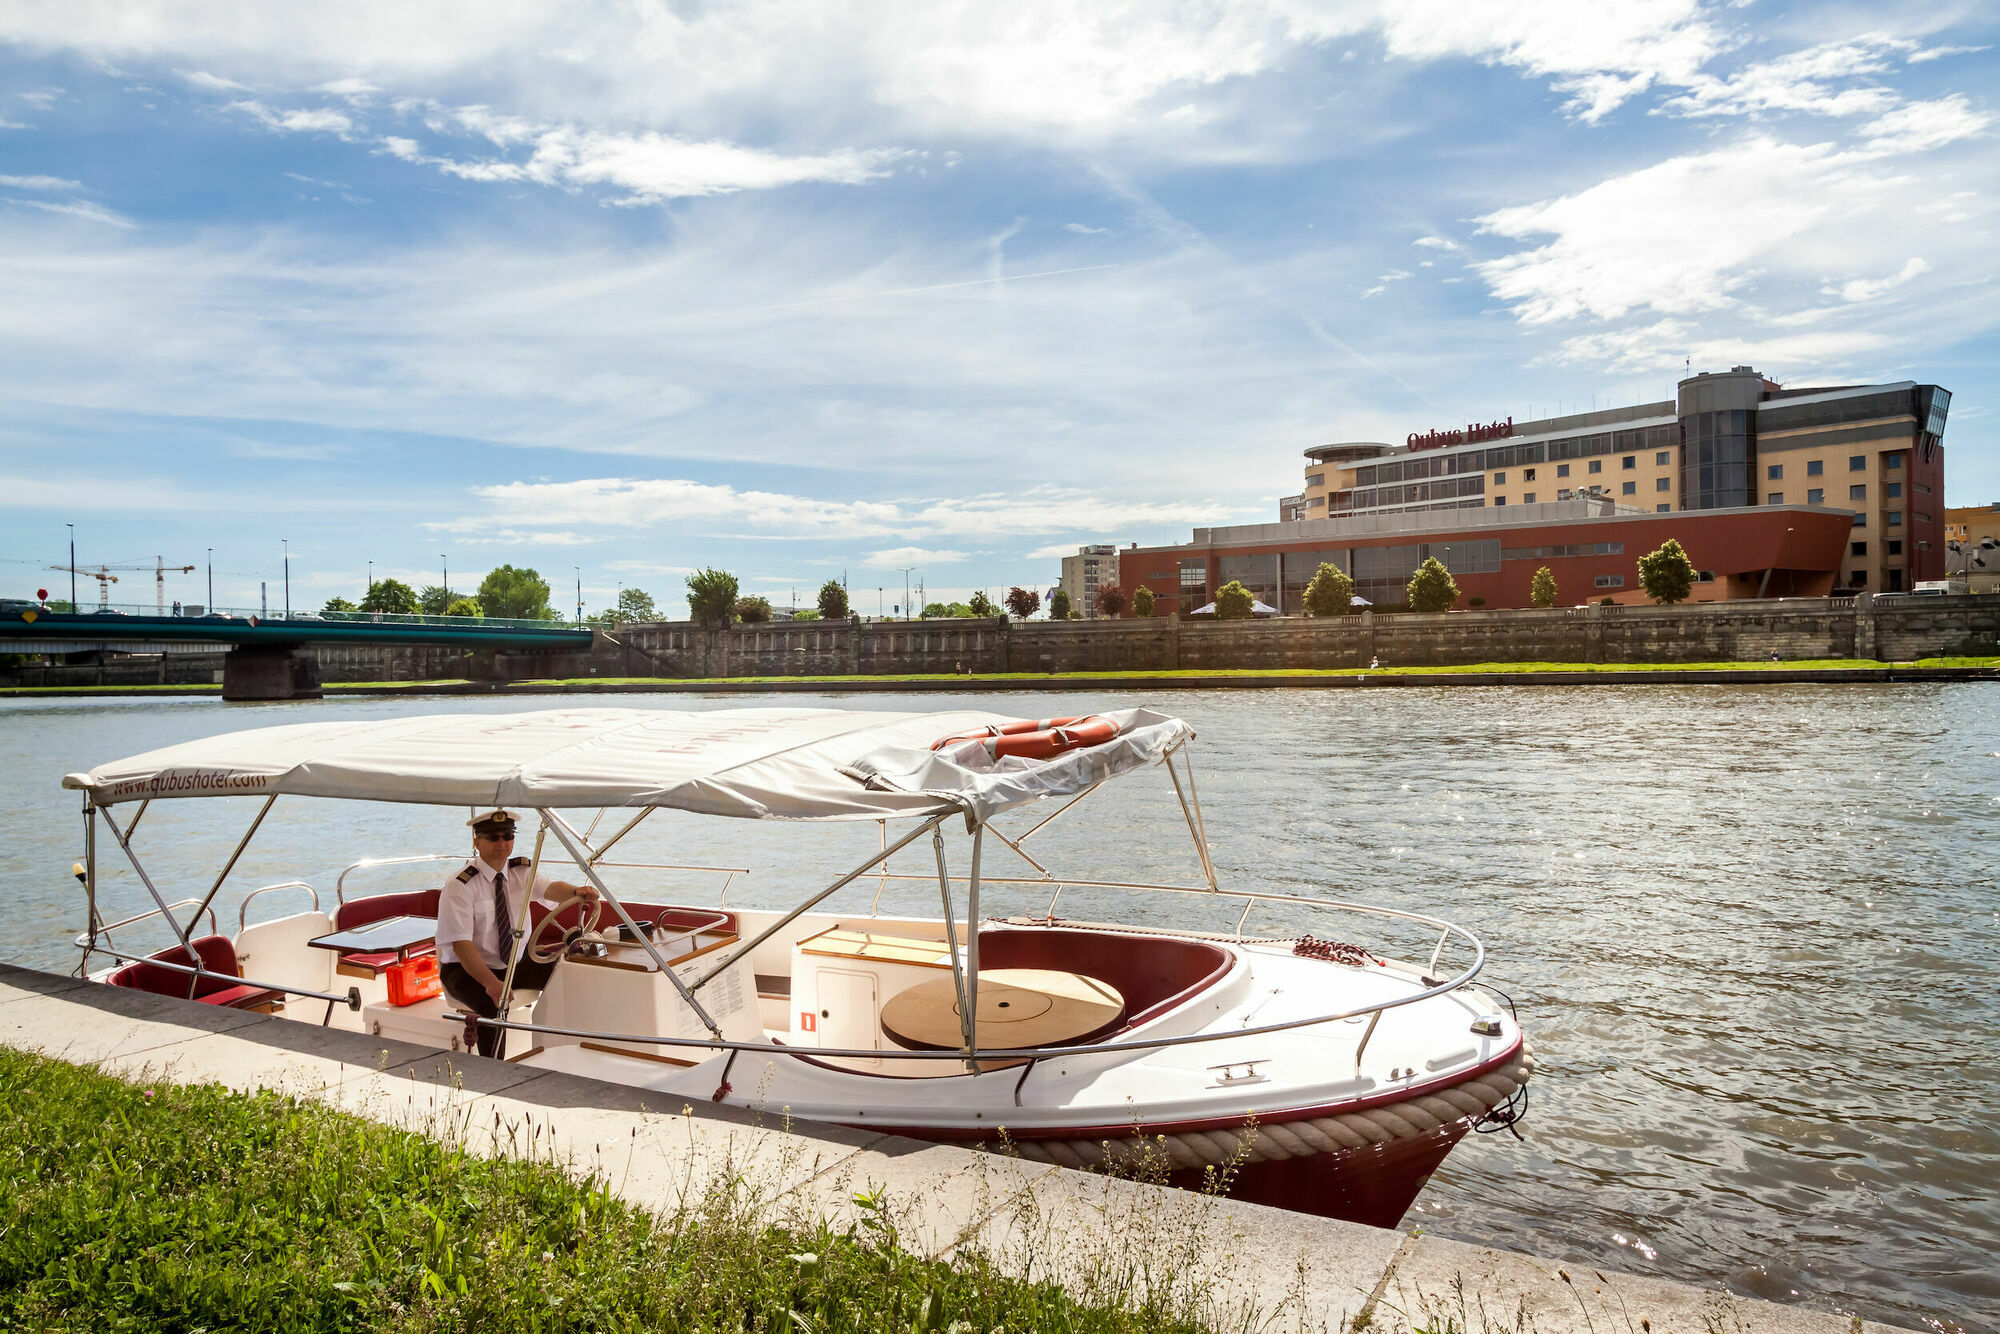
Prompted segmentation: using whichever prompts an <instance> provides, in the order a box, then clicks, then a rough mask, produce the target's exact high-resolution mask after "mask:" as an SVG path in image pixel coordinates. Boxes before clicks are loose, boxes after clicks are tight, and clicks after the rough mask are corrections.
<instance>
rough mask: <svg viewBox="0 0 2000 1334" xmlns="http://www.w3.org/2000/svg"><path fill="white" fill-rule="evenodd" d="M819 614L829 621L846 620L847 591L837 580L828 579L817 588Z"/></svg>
mask: <svg viewBox="0 0 2000 1334" xmlns="http://www.w3.org/2000/svg"><path fill="white" fill-rule="evenodd" d="M819 614H820V616H821V617H822V618H823V619H825V620H829V621H844V620H846V619H847V590H846V589H844V588H842V587H841V586H840V581H839V580H838V579H829V580H827V581H826V582H825V583H823V584H821V585H820V586H819Z"/></svg>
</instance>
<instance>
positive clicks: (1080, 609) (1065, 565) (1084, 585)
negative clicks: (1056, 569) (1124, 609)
mask: <svg viewBox="0 0 2000 1334" xmlns="http://www.w3.org/2000/svg"><path fill="white" fill-rule="evenodd" d="M1117 553H1118V548H1117V547H1116V546H1115V545H1113V544H1112V543H1109V542H1094V543H1092V544H1091V545H1089V546H1085V547H1078V548H1077V549H1076V554H1075V555H1074V556H1064V557H1063V558H1062V581H1061V587H1062V589H1063V591H1064V592H1066V593H1068V594H1069V605H1070V609H1071V610H1072V611H1074V612H1076V613H1077V614H1078V615H1080V616H1083V617H1084V618H1086V619H1088V618H1090V617H1093V616H1095V615H1097V586H1098V585H1099V584H1115V583H1117V582H1118V554H1117Z"/></svg>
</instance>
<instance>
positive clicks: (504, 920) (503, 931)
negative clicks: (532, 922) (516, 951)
mask: <svg viewBox="0 0 2000 1334" xmlns="http://www.w3.org/2000/svg"><path fill="white" fill-rule="evenodd" d="M493 920H494V922H495V923H496V924H497V925H498V926H499V928H500V952H501V953H502V954H506V953H509V952H510V951H509V944H510V940H509V938H510V937H511V936H512V935H513V934H514V916H513V914H512V913H510V912H508V911H507V872H506V869H505V868H504V867H503V868H502V869H500V870H498V871H495V872H494V873H493Z"/></svg>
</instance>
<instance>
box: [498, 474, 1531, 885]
mask: <svg viewBox="0 0 2000 1334" xmlns="http://www.w3.org/2000/svg"><path fill="white" fill-rule="evenodd" d="M1493 503H1494V504H1495V505H1504V504H1506V503H1507V497H1505V496H1495V497H1493ZM498 878H499V877H498V875H497V873H496V875H495V879H498Z"/></svg>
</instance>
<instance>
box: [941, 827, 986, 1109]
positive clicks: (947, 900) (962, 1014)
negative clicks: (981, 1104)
mask: <svg viewBox="0 0 2000 1334" xmlns="http://www.w3.org/2000/svg"><path fill="white" fill-rule="evenodd" d="M931 851H932V852H934V853H936V854H937V868H938V893H939V894H940V895H942V896H943V898H944V938H945V944H946V945H947V946H949V947H950V949H951V985H952V990H953V991H955V992H957V993H958V1031H959V1035H960V1036H961V1037H963V1038H964V1039H965V1068H966V1069H967V1070H970V1071H972V1072H974V1073H975V1074H976V1073H978V1070H979V1062H977V1061H975V1060H973V1059H972V1053H973V1052H974V1051H976V1050H977V1048H976V1047H975V1046H974V1045H973V1040H972V1028H973V1025H972V1011H970V1010H968V1009H966V1008H965V971H966V970H965V961H964V960H963V959H961V958H960V957H959V954H958V923H957V922H956V921H955V920H954V919H953V918H952V915H951V876H950V875H949V874H947V873H946V871H945V865H944V832H943V831H942V830H940V829H938V828H937V827H936V826H933V827H932V828H931Z"/></svg>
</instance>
